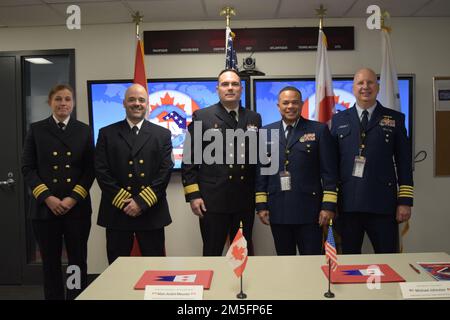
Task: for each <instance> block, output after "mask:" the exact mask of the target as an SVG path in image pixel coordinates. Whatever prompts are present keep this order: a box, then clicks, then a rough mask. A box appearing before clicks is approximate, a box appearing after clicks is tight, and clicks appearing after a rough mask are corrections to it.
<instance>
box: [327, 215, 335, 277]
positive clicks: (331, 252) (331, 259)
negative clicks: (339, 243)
mask: <svg viewBox="0 0 450 320" xmlns="http://www.w3.org/2000/svg"><path fill="white" fill-rule="evenodd" d="M325 257H326V261H327V263H330V264H331V270H333V271H335V270H336V269H337V267H338V262H337V251H336V243H335V242H334V236H333V227H332V226H331V223H330V226H329V227H328V236H327V241H326V242H325Z"/></svg>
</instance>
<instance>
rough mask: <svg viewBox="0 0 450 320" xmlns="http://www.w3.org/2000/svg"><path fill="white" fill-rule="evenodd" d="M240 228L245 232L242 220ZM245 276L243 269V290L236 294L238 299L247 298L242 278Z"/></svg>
mask: <svg viewBox="0 0 450 320" xmlns="http://www.w3.org/2000/svg"><path fill="white" fill-rule="evenodd" d="M239 228H240V229H241V232H242V234H244V228H243V224H242V221H241V224H240V226H239ZM243 277H244V271H242V274H241V276H240V278H241V292H239V293H238V294H237V295H236V298H238V299H247V295H246V294H245V293H244V291H243V290H242V288H243V285H242V282H243V281H242V278H243Z"/></svg>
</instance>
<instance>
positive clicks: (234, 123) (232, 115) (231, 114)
mask: <svg viewBox="0 0 450 320" xmlns="http://www.w3.org/2000/svg"><path fill="white" fill-rule="evenodd" d="M229 115H230V117H231V119H233V127H234V128H236V127H237V120H236V111H234V110H233V111H230V113H229Z"/></svg>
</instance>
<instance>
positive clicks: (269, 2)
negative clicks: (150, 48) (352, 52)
mask: <svg viewBox="0 0 450 320" xmlns="http://www.w3.org/2000/svg"><path fill="white" fill-rule="evenodd" d="M71 4H77V5H79V6H80V8H81V23H82V25H83V24H84V25H88V24H105V23H112V24H114V23H127V22H131V16H130V15H131V13H133V12H135V11H138V10H139V11H140V12H141V14H143V15H144V22H159V21H197V20H198V21H202V20H223V19H224V18H223V17H221V16H219V11H220V9H221V8H222V7H224V6H227V5H228V6H232V7H234V8H235V9H236V13H237V14H236V16H235V17H233V18H232V19H233V20H250V19H283V18H294V19H296V18H315V17H316V16H315V13H316V12H315V9H317V8H318V7H319V5H320V4H323V5H324V6H325V8H327V10H328V12H327V17H329V18H340V17H352V18H353V17H367V16H368V15H367V14H366V8H367V7H368V6H369V5H371V4H377V5H379V6H380V8H382V9H383V10H384V9H386V10H388V11H389V13H390V14H391V16H393V17H450V0H0V26H2V27H26V26H55V25H65V23H66V19H67V14H66V9H67V7H68V6H69V5H71Z"/></svg>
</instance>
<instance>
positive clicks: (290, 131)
mask: <svg viewBox="0 0 450 320" xmlns="http://www.w3.org/2000/svg"><path fill="white" fill-rule="evenodd" d="M292 129H293V127H292V126H291V125H288V126H287V127H286V132H287V135H286V142H287V143H289V139H290V138H291V135H292Z"/></svg>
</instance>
